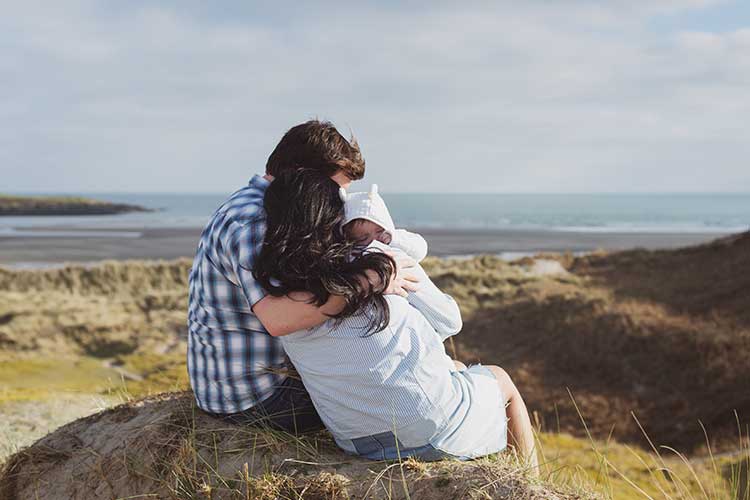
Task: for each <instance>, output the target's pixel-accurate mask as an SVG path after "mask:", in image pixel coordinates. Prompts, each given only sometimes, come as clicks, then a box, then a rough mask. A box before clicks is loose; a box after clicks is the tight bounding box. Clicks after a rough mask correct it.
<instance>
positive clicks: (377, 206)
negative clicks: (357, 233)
mask: <svg viewBox="0 0 750 500" xmlns="http://www.w3.org/2000/svg"><path fill="white" fill-rule="evenodd" d="M339 195H340V196H341V200H342V201H343V202H344V212H345V215H344V224H347V223H349V222H351V221H353V220H354V219H366V220H369V221H370V222H374V223H375V224H377V225H378V226H380V227H382V228H383V229H385V230H386V231H388V232H389V233H391V235H393V233H394V231H395V230H396V226H395V225H394V224H393V219H391V214H390V212H388V207H386V206H385V201H384V200H383V198H382V197H381V196H380V195H379V194H378V185H377V184H373V185H372V186H371V187H370V191H369V192H358V193H347V192H346V189H344V188H341V189H339Z"/></svg>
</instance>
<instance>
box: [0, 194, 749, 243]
mask: <svg viewBox="0 0 750 500" xmlns="http://www.w3.org/2000/svg"><path fill="white" fill-rule="evenodd" d="M48 194H54V195H61V194H64V195H74V196H86V197H91V198H96V199H101V200H106V201H111V202H117V203H130V204H135V205H141V206H144V207H147V208H150V209H153V210H154V211H153V212H147V213H130V214H120V215H111V216H59V217H0V236H3V237H13V236H14V235H18V236H24V237H28V236H29V235H30V234H31V233H34V234H36V235H39V236H44V235H45V232H46V230H50V231H54V233H55V234H56V235H58V236H62V235H63V234H67V235H69V236H81V237H85V236H86V235H87V234H88V233H87V230H89V229H97V230H98V231H102V230H106V231H107V233H102V232H98V235H99V236H103V235H104V234H109V235H110V236H112V237H123V238H127V237H131V236H133V237H135V236H137V235H138V233H137V232H136V231H135V230H138V229H146V228H149V229H157V228H193V227H196V228H198V227H203V226H204V225H205V223H206V222H207V220H208V218H209V217H210V215H211V214H212V213H213V211H214V210H215V209H216V208H217V207H218V206H219V205H220V204H221V203H222V201H224V200H225V199H226V198H227V196H228V195H227V194H151V193H96V194H90V193H89V194H82V193H48ZM383 197H384V198H385V200H386V203H387V205H388V207H389V209H390V211H391V214H392V216H393V219H394V220H395V221H396V224H397V225H398V226H401V227H406V228H431V229H449V230H450V229H478V230H481V229H491V230H502V229H529V230H551V231H576V232H607V233H635V232H637V233H730V232H740V231H746V230H748V229H749V228H750V193H732V194H710V193H701V194H405V193H400V194H399V193H395V194H384V195H383ZM32 229H33V231H29V230H32Z"/></svg>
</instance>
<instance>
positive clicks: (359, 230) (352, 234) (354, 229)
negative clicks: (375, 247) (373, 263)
mask: <svg viewBox="0 0 750 500" xmlns="http://www.w3.org/2000/svg"><path fill="white" fill-rule="evenodd" d="M344 231H345V233H346V236H347V238H349V239H350V240H353V241H354V242H355V243H356V244H357V245H359V246H367V245H369V244H370V243H372V242H373V241H374V240H378V241H379V242H381V243H385V244H386V245H388V244H389V243H390V242H391V235H390V233H389V232H388V231H386V230H385V229H384V228H382V227H380V226H379V225H377V224H375V223H374V222H372V221H369V220H366V219H354V220H353V221H351V222H350V223H348V224H347V225H346V226H344Z"/></svg>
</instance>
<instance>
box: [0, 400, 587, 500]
mask: <svg viewBox="0 0 750 500" xmlns="http://www.w3.org/2000/svg"><path fill="white" fill-rule="evenodd" d="M407 492H408V493H407ZM137 496H153V497H154V498H175V499H181V498H210V499H214V500H216V499H229V498H238V499H246V498H254V499H275V498H295V499H299V498H303V499H311V500H312V499H323V498H326V499H340V498H341V499H343V498H386V497H387V498H393V499H396V498H411V499H413V500H419V499H435V498H444V499H452V498H455V499H463V498H502V499H511V498H513V499H515V498H523V499H545V500H552V499H560V500H562V499H572V498H594V496H593V495H588V496H584V497H582V496H581V495H580V494H575V493H566V492H565V491H563V490H560V489H558V488H555V487H551V486H549V485H546V484H544V483H543V482H539V481H535V480H531V479H529V478H528V477H527V475H526V474H525V473H524V471H523V470H522V468H521V467H520V466H519V465H517V464H514V463H513V461H512V460H510V458H509V457H508V456H501V457H497V458H488V459H482V460H476V461H472V462H458V461H451V460H446V461H442V462H434V463H421V462H417V461H415V460H405V461H402V462H397V461H396V462H390V463H386V462H372V461H367V460H364V459H359V458H355V457H351V456H348V455H345V454H344V453H343V452H341V451H339V450H338V449H337V448H336V447H335V445H334V444H333V441H332V440H331V438H330V436H329V435H328V434H327V433H325V432H321V433H318V434H316V435H312V436H306V437H302V438H294V437H292V436H290V435H288V434H285V433H279V432H273V431H270V430H264V429H260V428H257V427H249V426H239V425H234V424H230V423H227V422H225V421H223V420H221V419H217V418H214V417H212V416H209V415H207V414H205V413H203V412H201V411H200V410H199V409H198V408H196V406H195V404H194V400H193V396H192V394H191V393H189V392H182V393H167V394H162V395H159V396H156V397H152V398H149V399H145V400H140V401H136V402H131V403H126V404H123V405H120V406H118V407H116V408H112V409H109V410H105V411H102V412H100V413H96V414H94V415H91V416H88V417H85V418H82V419H79V420H76V421H74V422H72V423H70V424H68V425H65V426H63V427H61V428H60V429H58V430H57V431H55V432H53V433H51V434H49V435H47V436H46V437H44V438H42V439H40V440H39V441H37V442H36V443H35V444H33V445H32V446H30V447H28V448H26V449H25V450H22V451H20V452H18V453H16V454H15V455H13V456H11V457H10V458H9V460H8V461H7V462H6V464H5V465H4V466H3V468H2V470H0V498H2V499H27V498H28V499H39V500H52V499H59V498H69V499H85V500H97V499H111V498H134V497H137Z"/></svg>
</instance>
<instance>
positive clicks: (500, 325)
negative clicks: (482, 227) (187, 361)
mask: <svg viewBox="0 0 750 500" xmlns="http://www.w3.org/2000/svg"><path fill="white" fill-rule="evenodd" d="M545 259H547V260H546V261H540V260H538V259H537V260H536V261H535V260H533V259H527V260H524V261H520V262H517V263H513V264H508V263H506V262H503V261H501V260H499V259H496V258H494V257H477V258H474V259H469V260H456V261H451V260H440V259H428V260H427V261H425V263H424V265H425V268H426V269H427V270H428V272H429V273H430V275H431V276H432V277H433V278H434V279H435V281H436V282H437V283H438V285H439V286H440V287H442V288H443V289H444V290H445V291H446V292H448V293H451V294H452V295H453V296H454V297H455V298H456V299H457V301H458V303H459V304H460V306H461V308H462V311H463V314H464V319H465V327H464V330H463V331H462V333H461V334H460V335H459V336H458V337H457V338H456V339H455V341H452V342H449V343H448V345H447V348H448V351H449V352H455V353H456V355H457V357H459V358H461V359H463V360H466V361H474V360H480V361H482V362H485V363H497V364H500V365H502V366H504V367H505V368H506V369H508V371H509V372H510V373H511V375H512V376H513V377H514V379H515V380H516V382H517V384H518V385H519V387H520V388H521V391H522V393H523V394H524V396H525V398H526V400H527V403H528V405H529V407H530V409H531V410H532V412H533V414H534V418H535V420H536V422H537V423H538V427H539V428H540V431H541V432H540V437H539V439H540V448H541V450H542V452H543V454H544V462H545V465H544V466H543V477H545V478H546V479H547V480H549V481H552V482H553V483H554V484H557V485H561V486H563V487H565V488H573V492H574V493H570V489H568V490H565V491H566V492H565V494H566V495H570V494H579V495H585V494H586V493H585V491H590V490H591V489H593V490H595V491H598V492H600V494H602V495H603V496H605V497H609V498H649V497H651V498H691V497H692V498H731V497H732V496H734V497H736V498H750V497H748V496H741V495H745V492H746V491H747V486H746V483H747V458H746V456H747V449H748V441H747V434H748V432H747V426H748V423H749V422H748V414H749V413H750V400H748V392H747V381H748V380H750V365H748V364H747V362H746V359H748V356H750V317H749V316H748V311H750V273H747V272H742V270H743V269H750V260H749V259H750V234H743V235H739V236H737V237H734V238H730V239H725V240H720V241H717V242H714V243H712V244H709V245H703V246H700V247H695V248H689V249H680V250H673V251H663V252H647V251H631V252H621V253H615V254H595V255H591V256H587V257H580V258H573V257H571V256H559V255H554V256H545ZM549 261H554V262H557V263H559V265H558V266H557V267H558V269H557V270H558V271H561V272H552V273H545V272H541V273H540V272H539V265H540V263H541V264H544V263H547V264H549ZM554 262H553V263H554ZM545 267H546V268H550V269H552V271H555V266H549V265H548V266H541V268H542V270H543V269H544V268H545ZM561 268H562V269H561ZM188 270H189V262H188V261H186V260H178V261H172V262H126V263H121V262H106V263H103V264H101V265H99V266H95V267H92V268H84V267H80V266H70V267H66V268H63V269H51V270H44V271H10V270H3V269H0V362H1V364H0V387H1V388H2V389H0V415H3V417H4V418H3V419H2V421H3V424H0V441H1V440H3V436H4V435H7V436H8V438H7V439H6V444H5V445H4V447H3V448H2V449H0V453H1V454H6V455H7V454H8V453H10V452H13V451H15V450H16V449H17V448H18V447H20V446H22V445H24V444H28V443H29V442H30V441H31V440H32V439H35V438H38V437H40V436H41V435H43V434H44V433H45V432H47V431H48V430H51V429H53V428H54V427H55V426H57V425H60V424H62V423H64V420H61V419H55V418H47V417H45V415H44V412H37V413H39V415H36V414H35V415H34V418H38V421H37V425H35V429H34V430H29V428H28V426H26V427H24V425H22V424H23V422H22V421H23V418H24V415H28V414H30V413H33V412H31V411H30V408H32V407H33V408H43V407H45V405H47V406H48V407H50V408H66V409H68V413H66V414H65V416H67V417H70V419H72V418H75V417H78V416H81V415H84V414H87V413H90V412H91V411H93V410H95V409H96V408H101V407H106V406H110V405H112V404H115V403H118V402H128V401H131V400H133V399H134V398H137V397H140V396H144V395H149V394H156V393H158V392H161V391H164V390H175V389H184V388H186V387H187V380H186V374H185V366H184V349H185V326H184V325H185V309H186V305H187V293H186V285H187V274H188ZM128 404H130V403H128ZM631 412H633V413H634V414H635V417H636V418H637V420H636V418H634V415H633V414H631ZM60 413H61V412H59V411H58V412H56V413H55V414H56V415H58V414H60ZM63 413H64V412H63ZM61 418H62V417H61ZM699 420H700V421H701V422H702V423H703V426H705V428H706V433H707V435H708V437H709V439H708V440H707V439H706V437H705V435H704V430H703V428H702V427H701V424H700V423H699ZM3 426H5V427H3ZM738 428H739V431H738ZM644 431H645V432H644ZM589 434H590V435H589ZM645 434H648V436H649V437H650V438H651V440H652V441H653V442H654V443H655V444H656V447H655V449H652V448H651V446H650V444H649V441H648V440H647V439H646V437H645ZM660 445H671V446H673V447H674V449H675V450H680V451H681V452H684V453H687V454H689V456H690V458H689V459H683V457H681V456H680V455H679V454H677V453H675V452H673V451H669V450H668V449H666V448H660V447H659V446H660ZM709 445H710V450H711V451H712V452H713V453H715V454H716V456H717V458H714V459H712V458H711V455H710V454H709ZM656 452H658V454H657V453H656ZM1 456H2V455H0V457H1ZM506 465H507V464H506ZM493 467H494V466H493ZM503 467H504V466H503ZM503 470H504V471H505V472H502V471H503ZM498 471H499V472H498ZM511 471H513V468H512V467H511V468H510V469H507V467H506V468H505V469H502V467H501V468H500V469H497V470H496V472H497V473H498V474H510V472H511ZM437 474H438V475H439V473H437ZM511 476H512V474H511ZM509 477H510V476H509ZM513 477H516V476H513ZM733 478H734V479H733ZM277 479H278V478H277ZM282 479H283V478H282ZM282 479H278V480H279V481H281V482H282V483H283V482H284V481H286V479H283V480H282ZM213 480H214V481H218V482H219V483H220V482H221V481H220V478H216V477H214V478H213ZM212 484H213V483H212ZM279 484H281V483H279ZM284 484H287V483H284ZM740 485H745V486H742V487H744V488H746V489H745V490H742V487H741V486H740ZM295 487H296V486H295ZM732 489H734V490H737V491H735V492H732ZM357 491H358V490H357ZM576 492H577V493H576ZM747 495H750V493H747ZM180 498H182V497H180ZM306 498H307V497H306ZM499 498H500V497H499ZM529 498H531V497H529ZM561 498H562V497H561Z"/></svg>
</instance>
